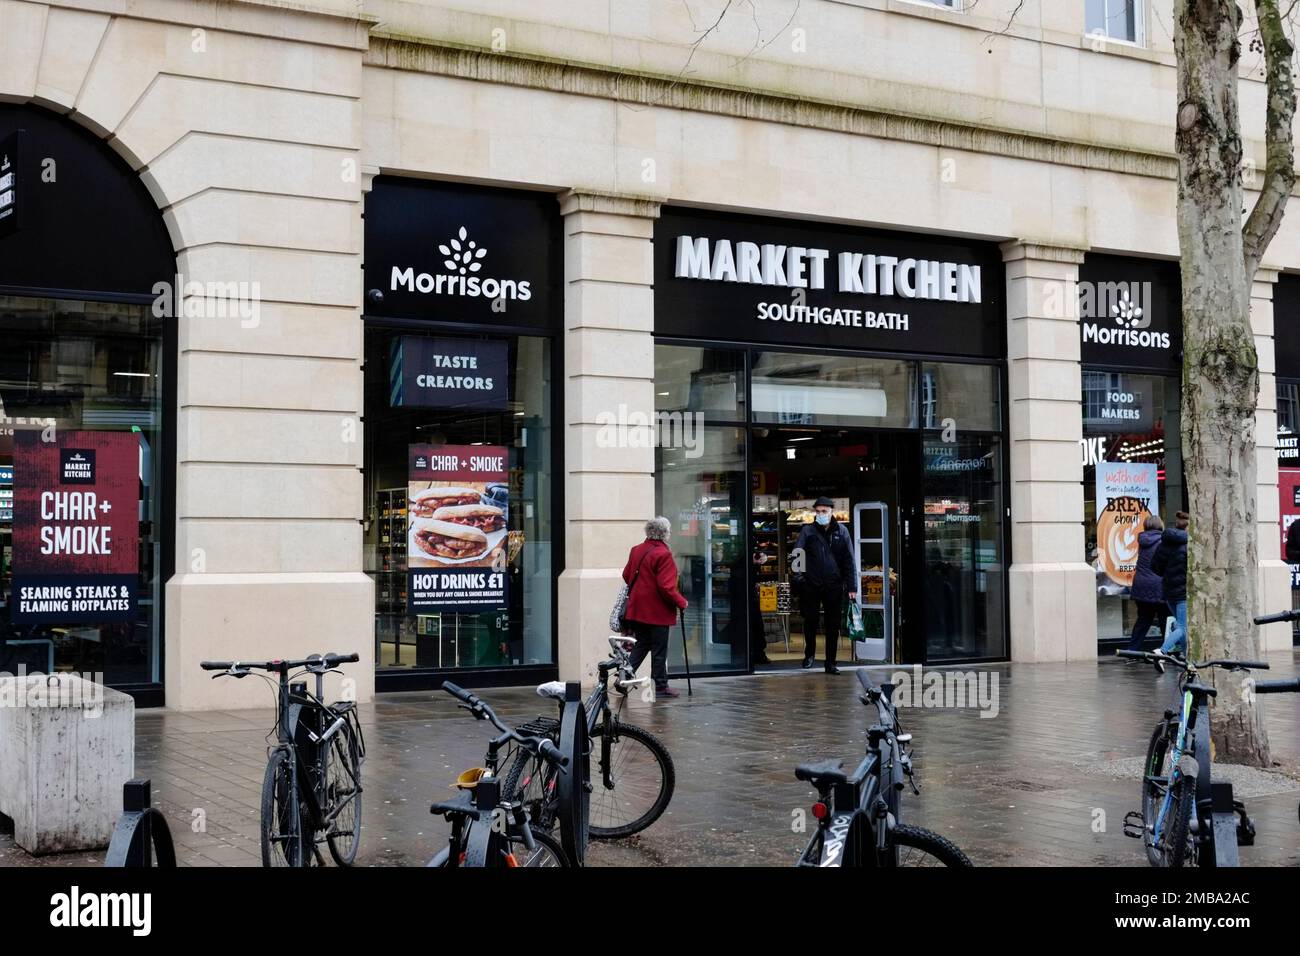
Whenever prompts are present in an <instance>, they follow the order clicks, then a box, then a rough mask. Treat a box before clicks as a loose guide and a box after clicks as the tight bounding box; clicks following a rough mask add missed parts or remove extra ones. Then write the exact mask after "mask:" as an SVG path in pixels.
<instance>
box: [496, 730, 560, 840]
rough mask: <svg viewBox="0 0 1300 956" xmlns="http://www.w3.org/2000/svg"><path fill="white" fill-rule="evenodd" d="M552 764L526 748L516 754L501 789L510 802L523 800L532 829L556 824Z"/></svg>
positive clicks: (550, 829) (550, 826)
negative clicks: (535, 755)
mask: <svg viewBox="0 0 1300 956" xmlns="http://www.w3.org/2000/svg"><path fill="white" fill-rule="evenodd" d="M555 778H556V771H555V768H554V767H552V766H551V765H550V764H548V763H547V762H546V761H544V760H542V759H541V758H540V757H534V756H533V755H532V754H530V753H529V752H528V751H527V750H523V749H520V751H519V752H518V753H517V754H515V759H514V761H513V762H512V763H511V764H510V769H509V770H508V771H507V772H506V778H505V784H504V785H503V786H502V789H501V792H502V793H503V794H504V795H505V798H506V799H507V800H509V801H510V802H511V803H522V804H523V805H524V808H525V809H526V810H527V811H528V821H529V824H530V825H531V826H532V829H533V831H534V832H537V831H538V830H540V831H542V832H544V833H550V832H551V831H552V830H553V829H554V828H555V800H556V796H555Z"/></svg>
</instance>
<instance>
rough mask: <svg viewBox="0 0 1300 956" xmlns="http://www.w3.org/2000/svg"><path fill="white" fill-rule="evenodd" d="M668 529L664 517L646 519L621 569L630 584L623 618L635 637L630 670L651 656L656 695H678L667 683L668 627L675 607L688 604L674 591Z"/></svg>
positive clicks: (673, 562)
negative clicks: (642, 534)
mask: <svg viewBox="0 0 1300 956" xmlns="http://www.w3.org/2000/svg"><path fill="white" fill-rule="evenodd" d="M671 530H672V525H671V524H670V523H669V521H668V519H667V518H662V517H660V518H654V519H652V520H650V521H647V522H646V523H645V540H644V541H642V542H641V543H640V544H638V545H637V546H636V547H635V548H633V549H632V551H631V553H630V554H628V556H627V566H626V567H625V568H623V580H624V581H625V582H627V584H628V585H629V587H628V595H627V609H626V610H625V611H624V612H623V620H624V621H626V622H627V624H628V626H629V627H630V628H631V630H632V636H633V637H635V638H636V647H635V648H633V650H632V670H634V671H635V670H636V669H637V668H638V667H640V666H641V662H642V661H643V660H645V658H646V655H647V654H649V655H650V674H651V676H652V677H654V682H655V696H656V697H677V696H679V695H678V693H677V691H675V690H673V689H672V688H671V687H669V686H668V629H669V628H670V627H672V625H673V623H674V622H675V621H676V620H677V612H678V610H679V609H680V610H685V609H686V606H687V605H686V598H684V597H682V593H681V591H679V590H677V564H676V562H675V561H673V553H672V551H670V550H669V548H668V534H669V532H670V531H671Z"/></svg>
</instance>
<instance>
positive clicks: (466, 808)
mask: <svg viewBox="0 0 1300 956" xmlns="http://www.w3.org/2000/svg"><path fill="white" fill-rule="evenodd" d="M429 812H430V813H432V814H434V815H435V816H439V817H452V816H456V815H458V814H459V815H461V816H466V817H469V818H470V819H471V820H478V819H480V818H481V816H482V814H481V813H480V812H479V809H478V808H477V807H476V806H474V798H473V796H472V795H471V794H470V792H469V791H468V790H464V791H462V792H461V793H460V794H458V795H457V796H456V797H454V798H453V799H451V800H446V801H443V802H442V803H435V804H433V805H432V806H431V807H429Z"/></svg>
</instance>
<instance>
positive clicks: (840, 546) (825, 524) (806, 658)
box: [794, 498, 858, 674]
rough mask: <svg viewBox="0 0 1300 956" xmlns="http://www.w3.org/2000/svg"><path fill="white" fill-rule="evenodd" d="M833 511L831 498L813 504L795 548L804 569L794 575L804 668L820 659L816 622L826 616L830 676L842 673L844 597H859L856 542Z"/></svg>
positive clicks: (827, 657)
mask: <svg viewBox="0 0 1300 956" xmlns="http://www.w3.org/2000/svg"><path fill="white" fill-rule="evenodd" d="M834 509H835V502H833V501H831V499H829V498H818V499H817V501H816V503H815V504H814V505H813V511H814V512H815V513H816V517H815V518H814V520H813V522H812V523H811V524H807V525H804V526H803V528H802V529H800V531H799V538H798V540H797V541H795V545H794V547H795V562H796V563H795V567H802V568H803V570H802V571H796V572H795V573H794V582H795V585H796V586H797V587H798V589H799V597H800V603H801V604H802V606H803V635H804V655H803V666H804V668H805V669H807V668H810V667H812V664H813V658H815V657H816V656H817V619H818V617H823V619H824V621H825V623H824V625H823V626H824V629H825V634H826V673H828V674H838V673H839V672H840V669H839V668H838V667H836V666H835V651H836V646H837V645H838V644H839V641H840V615H842V614H843V613H844V595H845V594H846V593H847V594H848V596H849V600H856V599H857V596H858V586H857V582H856V581H854V580H853V577H854V572H853V543H852V542H851V541H850V540H849V532H848V529H847V528H845V527H844V525H842V524H840V523H839V522H838V521H836V520H835V515H834V514H833V512H834Z"/></svg>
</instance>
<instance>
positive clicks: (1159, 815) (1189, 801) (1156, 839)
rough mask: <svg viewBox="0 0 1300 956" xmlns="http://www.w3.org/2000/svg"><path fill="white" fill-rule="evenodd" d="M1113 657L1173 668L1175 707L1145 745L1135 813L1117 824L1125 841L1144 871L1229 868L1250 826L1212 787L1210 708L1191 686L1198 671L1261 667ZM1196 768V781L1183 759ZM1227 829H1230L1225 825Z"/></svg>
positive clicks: (1205, 694) (1238, 807) (1201, 687)
mask: <svg viewBox="0 0 1300 956" xmlns="http://www.w3.org/2000/svg"><path fill="white" fill-rule="evenodd" d="M1115 653H1116V655H1118V656H1120V657H1130V658H1134V659H1137V660H1147V661H1150V662H1151V663H1153V664H1154V665H1155V667H1156V670H1158V671H1159V672H1160V673H1162V674H1163V673H1164V671H1165V668H1166V667H1176V668H1179V669H1180V670H1181V671H1182V672H1183V673H1182V677H1181V679H1180V689H1179V690H1180V697H1181V705H1180V707H1179V709H1178V710H1176V711H1175V710H1173V709H1172V708H1169V709H1166V710H1165V712H1164V716H1163V717H1161V718H1160V721H1159V723H1157V724H1156V727H1155V730H1154V731H1152V734H1151V742H1150V743H1149V744H1148V745H1147V756H1146V763H1145V764H1144V765H1143V771H1142V809H1141V810H1135V811H1131V812H1130V813H1129V814H1128V815H1127V816H1126V817H1125V818H1124V834H1125V836H1130V837H1135V838H1140V839H1141V840H1142V843H1143V846H1144V847H1145V848H1146V853H1147V860H1148V862H1150V864H1151V865H1152V866H1160V867H1181V866H1184V865H1185V864H1189V863H1190V864H1192V865H1194V866H1236V865H1237V847H1239V846H1252V845H1253V844H1254V842H1255V824H1254V822H1253V821H1252V820H1251V819H1250V817H1248V816H1247V815H1246V808H1245V805H1244V804H1243V803H1242V802H1241V801H1240V800H1234V799H1232V787H1231V785H1230V784H1228V783H1215V782H1214V781H1213V778H1212V767H1211V763H1212V757H1211V754H1210V701H1211V700H1212V699H1213V698H1214V697H1216V696H1217V694H1218V691H1216V690H1215V689H1214V688H1213V687H1210V686H1208V685H1205V684H1202V683H1200V682H1199V681H1198V680H1197V674H1198V672H1199V671H1203V670H1208V669H1209V668H1211V667H1219V668H1223V669H1224V670H1264V669H1267V668H1268V664H1267V663H1265V662H1264V661H1234V660H1214V661H1201V662H1200V663H1192V662H1189V661H1185V660H1182V659H1181V658H1178V657H1173V656H1170V655H1168V654H1163V653H1152V652H1148V651H1128V650H1120V651H1116V652H1115ZM1188 754H1190V755H1191V756H1192V758H1193V759H1194V760H1195V761H1196V776H1195V777H1192V776H1190V775H1189V774H1188V772H1187V769H1186V768H1184V766H1183V758H1184V757H1185V756H1186V755H1188ZM1228 824H1231V825H1228Z"/></svg>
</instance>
